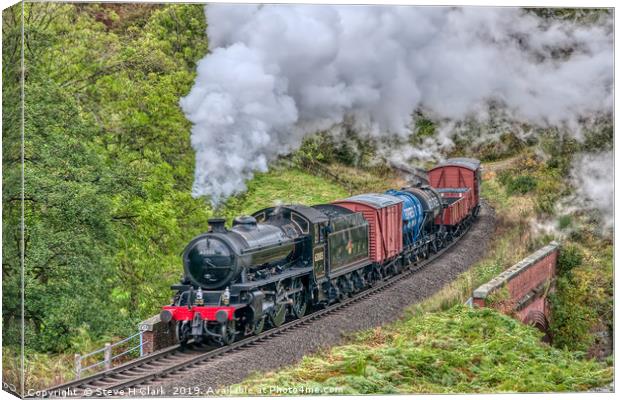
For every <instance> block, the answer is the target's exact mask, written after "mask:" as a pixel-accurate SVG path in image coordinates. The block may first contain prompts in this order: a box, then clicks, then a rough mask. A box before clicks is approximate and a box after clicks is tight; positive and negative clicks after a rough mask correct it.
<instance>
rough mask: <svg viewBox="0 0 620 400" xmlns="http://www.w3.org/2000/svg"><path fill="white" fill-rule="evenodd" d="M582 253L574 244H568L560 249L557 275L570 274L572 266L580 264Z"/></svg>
mask: <svg viewBox="0 0 620 400" xmlns="http://www.w3.org/2000/svg"><path fill="white" fill-rule="evenodd" d="M582 262H583V253H582V252H581V250H579V249H578V248H577V247H576V246H573V245H568V246H565V247H564V248H562V249H561V251H560V254H559V255H558V275H560V276H570V273H571V271H572V270H573V268H575V267H577V266H579V265H581V263H582Z"/></svg>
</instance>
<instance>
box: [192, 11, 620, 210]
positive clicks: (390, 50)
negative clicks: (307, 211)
mask: <svg viewBox="0 0 620 400" xmlns="http://www.w3.org/2000/svg"><path fill="white" fill-rule="evenodd" d="M206 14H207V18H208V23H209V28H208V36H209V40H210V44H211V49H212V51H211V53H209V54H208V55H207V56H206V57H205V58H204V59H202V60H201V61H200V62H199V64H198V75H197V78H196V82H195V85H194V87H193V88H192V90H191V92H190V93H189V94H188V96H187V97H185V98H183V99H181V106H182V108H183V111H184V112H185V114H186V116H187V118H188V119H189V120H190V121H191V122H192V123H193V128H192V146H193V147H194V149H195V151H196V171H195V181H194V187H193V194H194V196H209V197H210V199H211V201H212V202H213V203H214V204H217V203H218V202H220V201H221V200H223V199H225V198H226V197H228V196H230V195H232V194H235V193H238V192H241V191H243V190H244V189H245V185H244V182H245V181H246V180H247V179H250V178H251V177H252V174H253V172H254V171H265V170H266V169H267V166H268V163H269V162H270V161H272V160H273V159H275V158H276V157H277V156H279V155H282V154H286V153H289V152H290V151H292V150H294V149H295V148H297V147H298V146H299V145H300V143H301V141H302V139H303V137H304V135H306V134H309V133H313V132H315V131H317V130H326V129H329V128H331V127H333V126H334V125H335V124H339V123H341V122H342V121H343V119H345V118H352V120H353V121H354V123H355V128H356V129H357V130H358V131H360V132H363V133H365V134H368V135H375V136H377V137H380V136H381V135H402V136H404V135H407V134H408V133H409V132H410V131H409V128H408V125H409V124H410V122H411V113H412V111H413V110H414V109H416V108H418V107H423V108H424V109H425V110H430V112H432V113H433V115H434V116H436V117H438V118H440V119H449V120H453V121H459V120H463V119H465V118H472V117H473V118H484V117H485V113H486V110H488V107H487V102H488V101H489V100H493V101H494V102H497V103H499V104H502V105H503V106H504V107H505V108H506V110H507V111H506V112H507V113H509V114H510V115H511V117H512V118H514V119H516V120H520V121H526V122H528V123H532V124H537V125H542V126H546V125H556V126H563V127H568V128H573V129H575V130H576V127H577V126H578V125H579V120H580V118H581V117H584V116H588V115H590V114H592V113H595V112H601V111H603V112H609V111H611V107H612V82H613V68H612V66H613V55H612V54H613V53H612V36H613V35H612V27H613V26H612V21H611V18H605V20H604V21H601V22H600V23H598V24H596V25H589V26H580V25H577V24H574V23H572V22H567V21H556V22H548V21H545V20H543V19H540V18H538V17H536V16H533V15H531V14H527V13H525V12H524V11H522V10H519V9H513V8H464V9H457V8H446V7H396V6H391V7H387V6H386V7H378V6H323V5H321V6H303V5H294V6H291V5H262V6H256V5H209V6H207V7H206ZM566 49H572V52H568V53H567V54H564V55H563V56H559V57H558V56H557V54H558V50H566ZM444 136H445V135H444ZM444 141H445V143H444V145H446V144H449V139H447V136H446V138H444ZM420 151H421V152H422V153H421V154H425V150H424V149H420ZM426 152H427V153H428V151H426Z"/></svg>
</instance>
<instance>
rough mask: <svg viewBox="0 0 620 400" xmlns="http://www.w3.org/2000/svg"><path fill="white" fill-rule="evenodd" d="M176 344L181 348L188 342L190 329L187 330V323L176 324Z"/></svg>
mask: <svg viewBox="0 0 620 400" xmlns="http://www.w3.org/2000/svg"><path fill="white" fill-rule="evenodd" d="M175 333H176V339H177V342H179V343H180V344H181V346H185V345H186V344H187V341H188V340H189V337H190V336H191V335H190V329H189V321H182V322H179V323H177V328H176V330H175Z"/></svg>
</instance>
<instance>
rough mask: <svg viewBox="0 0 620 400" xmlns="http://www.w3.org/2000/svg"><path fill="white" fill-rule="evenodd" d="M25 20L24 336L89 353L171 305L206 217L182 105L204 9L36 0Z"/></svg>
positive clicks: (8, 138) (14, 279)
mask: <svg viewBox="0 0 620 400" xmlns="http://www.w3.org/2000/svg"><path fill="white" fill-rule="evenodd" d="M20 12H21V6H19V7H14V8H11V9H8V10H7V11H5V13H4V15H3V17H4V18H3V30H4V36H3V41H4V43H3V45H4V46H5V48H6V49H19V40H20V37H19V23H20V18H19V17H20ZM24 21H25V27H24V29H25V43H26V46H25V47H24V53H25V60H24V62H25V67H26V69H25V88H24V89H25V101H26V107H25V143H24V146H25V166H24V168H25V176H26V179H25V198H26V201H25V225H26V232H25V270H26V276H25V281H26V282H25V283H26V293H25V296H26V302H25V317H26V318H25V319H26V345H27V348H28V349H29V350H37V351H61V350H66V349H68V348H69V347H72V346H73V347H74V348H76V347H77V348H76V350H79V343H81V342H83V340H81V339H80V336H83V335H89V336H91V337H95V338H98V337H101V336H102V335H114V334H118V335H122V334H126V333H129V331H131V330H134V329H135V323H136V322H137V321H138V320H139V319H140V318H142V317H145V316H147V315H150V314H152V313H153V311H154V310H155V309H156V307H157V306H158V305H161V304H162V303H165V302H167V301H168V297H169V295H170V293H169V290H168V286H169V284H170V283H171V282H172V281H174V280H176V279H178V275H179V268H178V254H179V253H180V251H181V250H182V249H183V245H184V244H185V242H186V240H187V238H188V237H191V236H192V235H193V234H196V233H198V232H200V231H201V230H204V229H205V228H206V219H207V217H208V216H209V215H210V213H211V211H210V210H209V209H208V208H207V207H206V206H205V204H204V203H203V202H202V201H199V200H194V199H192V198H191V196H190V188H191V182H192V171H193V152H192V150H191V147H190V145H189V134H188V133H189V123H188V122H187V120H186V119H185V117H184V116H183V114H182V112H181V110H180V108H179V106H178V99H179V98H180V97H181V96H182V95H184V94H185V93H186V92H187V91H188V90H189V88H190V86H191V83H192V80H193V77H194V72H193V71H194V70H195V62H196V61H197V60H198V59H199V58H200V57H202V56H203V55H204V54H205V53H206V51H207V47H208V46H207V45H208V44H207V39H206V35H205V29H206V25H205V18H204V9H203V7H202V6H200V5H169V6H162V5H158V6H143V7H142V6H138V7H134V6H132V5H116V4H110V5H105V4H104V5H96V4H61V3H34V4H33V3H28V4H26V5H25V15H24ZM3 58H4V59H3V61H4V66H5V68H4V70H3V77H4V81H5V84H6V83H7V82H8V83H11V82H12V83H16V84H15V85H13V86H11V85H10V84H6V86H5V87H6V88H8V89H9V90H7V91H4V92H3V93H4V96H3V102H4V103H5V104H4V105H5V107H4V109H5V110H7V112H5V113H3V116H4V119H3V123H4V124H3V126H4V129H3V143H4V149H5V151H4V154H3V163H4V166H5V172H4V177H3V178H4V183H5V184H4V198H5V199H6V200H5V203H4V207H3V218H4V225H3V229H4V236H3V239H4V241H3V252H4V253H3V259H4V263H5V265H4V268H3V273H4V274H5V275H4V276H5V288H8V290H5V292H4V294H5V295H4V305H5V307H4V310H3V322H4V323H5V326H7V325H8V326H9V327H16V324H15V323H14V321H13V320H12V318H13V317H14V316H15V315H18V314H19V296H15V294H16V290H17V288H18V287H19V270H20V266H19V214H20V202H19V197H20V196H19V194H20V185H19V179H20V162H19V161H20V152H19V134H20V133H19V130H20V126H19V110H20V109H19V103H18V101H19V92H18V90H19V78H20V76H19V75H20V74H19V69H18V68H19V51H18V50H14V51H5V52H3ZM16 91H17V92H16ZM16 99H17V103H16V102H15V100H16ZM8 102H12V104H10V105H9V104H7V103H8ZM10 332H11V330H10V329H5V330H4V333H5V336H4V339H5V340H4V342H5V343H6V344H11V343H16V342H15V341H16V340H19V336H18V335H14V334H10Z"/></svg>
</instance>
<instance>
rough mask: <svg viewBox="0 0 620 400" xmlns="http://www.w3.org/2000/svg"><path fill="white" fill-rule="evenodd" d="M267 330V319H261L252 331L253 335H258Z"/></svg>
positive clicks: (255, 323)
mask: <svg viewBox="0 0 620 400" xmlns="http://www.w3.org/2000/svg"><path fill="white" fill-rule="evenodd" d="M263 329H265V317H264V316H263V317H260V319H259V320H258V321H255V322H254V329H253V330H252V334H254V335H258V334H260V333H262V332H263Z"/></svg>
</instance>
